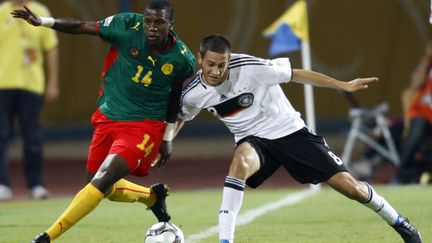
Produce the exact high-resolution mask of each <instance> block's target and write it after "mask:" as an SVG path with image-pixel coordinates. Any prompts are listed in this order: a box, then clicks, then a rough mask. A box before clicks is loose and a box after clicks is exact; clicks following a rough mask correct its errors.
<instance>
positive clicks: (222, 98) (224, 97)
mask: <svg viewBox="0 0 432 243" xmlns="http://www.w3.org/2000/svg"><path fill="white" fill-rule="evenodd" d="M226 98H227V97H226V96H225V95H224V94H222V95H221V97H220V99H219V101H222V100H226Z"/></svg>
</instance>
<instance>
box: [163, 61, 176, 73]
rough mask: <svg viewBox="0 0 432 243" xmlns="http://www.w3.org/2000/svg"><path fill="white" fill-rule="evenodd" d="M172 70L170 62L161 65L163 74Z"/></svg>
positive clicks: (172, 66)
mask: <svg viewBox="0 0 432 243" xmlns="http://www.w3.org/2000/svg"><path fill="white" fill-rule="evenodd" d="M173 70H174V65H172V64H171V63H165V64H164V65H162V68H161V71H162V72H163V74H165V75H170V74H171V73H172V72H173Z"/></svg>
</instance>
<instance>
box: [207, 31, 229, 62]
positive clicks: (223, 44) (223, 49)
mask: <svg viewBox="0 0 432 243" xmlns="http://www.w3.org/2000/svg"><path fill="white" fill-rule="evenodd" d="M207 51H212V52H216V53H231V44H230V42H229V41H228V40H227V39H226V38H225V37H223V36H222V35H218V34H212V35H208V36H206V37H204V38H203V39H202V41H201V45H200V49H199V53H200V55H201V56H202V57H204V56H205V54H206V52H207Z"/></svg>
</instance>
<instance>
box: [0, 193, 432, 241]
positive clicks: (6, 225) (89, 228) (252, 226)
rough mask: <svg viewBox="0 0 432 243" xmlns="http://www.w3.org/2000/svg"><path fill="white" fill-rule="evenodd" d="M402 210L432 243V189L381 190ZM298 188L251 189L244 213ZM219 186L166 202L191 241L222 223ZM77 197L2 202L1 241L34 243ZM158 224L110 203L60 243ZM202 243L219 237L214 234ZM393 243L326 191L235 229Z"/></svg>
mask: <svg viewBox="0 0 432 243" xmlns="http://www.w3.org/2000/svg"><path fill="white" fill-rule="evenodd" d="M376 190H377V191H378V193H380V194H381V195H383V196H384V197H385V198H386V199H387V200H388V201H389V202H390V203H391V204H392V205H393V206H394V207H395V208H396V209H397V210H398V211H399V212H400V213H402V214H404V215H405V216H408V217H409V218H410V220H411V222H412V223H413V224H414V225H415V226H416V227H417V228H418V229H419V230H420V231H421V233H422V236H423V242H425V243H427V242H432V203H431V202H432V187H430V186H428V187H422V186H404V187H389V186H380V187H376ZM296 191H299V190H297V189H296V190H293V189H275V190H269V189H265V190H264V189H258V190H246V193H245V198H244V203H243V207H242V210H241V212H240V214H242V213H244V212H246V211H247V210H250V209H253V208H256V207H259V206H262V205H264V204H266V203H269V202H271V201H274V200H278V199H280V198H283V197H285V196H287V195H289V194H292V193H294V192H296ZM221 194H222V193H221V189H219V188H218V189H212V190H195V191H175V190H174V191H172V192H171V196H170V197H169V199H168V206H169V210H170V212H171V215H172V218H173V220H172V222H174V223H175V224H177V225H178V226H180V227H181V228H182V230H183V233H184V234H185V236H186V238H187V237H188V236H189V235H193V234H197V233H199V232H202V231H205V230H207V229H208V228H210V227H212V226H215V225H216V224H217V212H218V209H219V205H220V200H221ZM70 201H71V198H64V199H50V200H46V201H14V202H9V203H0V242H2V243H3V242H4V243H15V242H19V243H22V242H29V241H30V240H31V239H32V238H33V237H34V236H35V235H36V234H38V233H40V232H42V231H44V230H45V229H46V228H47V227H48V226H50V225H51V224H52V223H53V222H54V220H55V219H56V218H57V217H58V215H60V214H61V213H62V212H63V210H64V209H65V208H66V207H67V205H68V204H69V202H70ZM154 223H156V218H155V217H154V216H153V215H152V213H151V211H147V210H145V207H144V206H143V205H140V204H139V203H134V204H127V203H114V202H110V201H108V200H104V201H103V202H102V203H101V205H100V206H99V207H98V208H96V209H95V210H94V211H93V212H92V213H91V214H90V215H88V216H87V217H86V218H84V219H83V220H82V221H81V222H79V223H78V224H77V225H75V226H74V227H72V228H71V229H70V230H69V231H68V232H66V233H65V234H64V235H63V236H62V237H60V238H59V239H58V240H56V241H55V242H56V243H62V242H67V243H69V242H70V243H75V242H76V243H83V242H86V243H104V242H115V243H117V242H118V243H125V242H126V243H129V242H132V243H134V242H143V239H144V234H145V232H146V231H147V229H148V228H149V227H150V226H151V225H152V224H154ZM200 242H218V236H217V234H214V235H212V236H210V237H208V238H206V239H203V240H201V241H200ZM254 242H256V243H278V242H281V243H285V242H288V243H289V242H293V243H320V242H322V243H339V242H340V243H347V242H350V243H357V242H358V243H363V242H373V243H375V242H377V243H381V242H383V243H386V242H388V243H395V242H402V240H401V239H400V237H399V236H398V235H397V234H396V232H394V231H393V229H392V228H391V227H389V226H387V225H386V223H385V222H384V221H383V220H382V219H381V218H380V217H379V216H378V215H376V214H375V213H374V212H372V211H371V210H369V209H368V208H366V207H364V206H362V205H360V204H359V203H356V202H354V201H351V200H349V199H346V198H344V197H343V196H342V195H340V194H338V193H336V192H335V191H333V190H331V189H329V188H324V189H322V190H321V191H320V192H319V193H317V194H315V195H313V196H311V197H308V198H306V199H305V200H304V201H302V202H300V203H298V204H295V205H289V206H284V207H282V208H280V209H278V210H274V211H270V212H268V213H267V214H265V215H264V216H261V217H259V218H257V219H256V220H255V221H253V222H251V223H249V224H247V225H242V226H240V227H237V230H236V243H254Z"/></svg>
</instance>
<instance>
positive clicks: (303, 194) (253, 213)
mask: <svg viewBox="0 0 432 243" xmlns="http://www.w3.org/2000/svg"><path fill="white" fill-rule="evenodd" d="M319 191H320V190H319V187H311V188H309V189H306V190H302V191H299V192H296V193H293V194H290V195H288V196H286V197H284V198H282V199H280V200H278V201H275V202H271V203H267V204H264V205H262V206H260V207H257V208H253V209H250V210H248V211H246V212H245V213H243V214H241V215H240V216H239V217H238V218H237V223H236V225H237V226H240V225H245V224H249V223H251V222H252V221H254V220H255V219H256V218H258V217H260V216H263V215H265V214H267V213H268V212H271V211H273V210H276V209H279V208H281V207H283V206H286V205H294V204H296V203H299V202H301V201H303V200H304V199H306V198H307V197H310V196H312V195H314V194H316V193H317V192H319ZM217 233H218V226H217V225H215V226H212V227H210V228H208V229H206V230H204V231H201V232H198V233H196V234H193V235H190V236H189V237H188V238H187V239H186V240H185V242H186V243H194V242H199V241H200V240H204V239H206V238H209V237H210V236H212V235H215V234H217Z"/></svg>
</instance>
